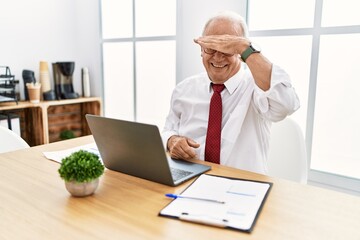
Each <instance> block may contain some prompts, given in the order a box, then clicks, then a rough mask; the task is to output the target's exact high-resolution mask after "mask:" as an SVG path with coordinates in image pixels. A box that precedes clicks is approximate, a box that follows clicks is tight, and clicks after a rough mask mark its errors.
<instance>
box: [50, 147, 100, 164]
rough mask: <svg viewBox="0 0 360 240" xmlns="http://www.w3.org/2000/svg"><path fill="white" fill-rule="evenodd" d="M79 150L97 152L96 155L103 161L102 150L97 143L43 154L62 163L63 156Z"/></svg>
mask: <svg viewBox="0 0 360 240" xmlns="http://www.w3.org/2000/svg"><path fill="white" fill-rule="evenodd" d="M79 150H85V151H88V152H91V153H95V154H96V155H98V156H99V160H100V161H101V163H102V159H101V157H100V152H99V150H98V148H97V146H96V144H95V143H89V144H86V145H82V146H79V147H75V148H70V149H65V150H61V151H53V152H43V154H44V156H45V157H46V158H48V159H50V160H53V161H56V162H59V163H61V160H62V159H63V158H65V157H67V156H70V155H71V154H72V153H74V152H76V151H79Z"/></svg>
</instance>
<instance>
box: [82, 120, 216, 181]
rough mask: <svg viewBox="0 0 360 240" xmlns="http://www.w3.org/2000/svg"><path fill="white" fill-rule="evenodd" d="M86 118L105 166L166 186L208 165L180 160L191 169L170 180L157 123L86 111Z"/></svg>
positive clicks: (205, 168)
mask: <svg viewBox="0 0 360 240" xmlns="http://www.w3.org/2000/svg"><path fill="white" fill-rule="evenodd" d="M86 119H87V121H88V124H89V127H90V130H91V132H92V134H93V137H94V139H95V142H96V145H97V147H98V149H99V151H100V155H101V158H102V160H103V162H104V165H105V167H106V168H108V169H111V170H114V171H118V172H122V173H126V174H129V175H132V176H136V177H140V178H144V179H148V180H150V181H154V182H159V183H163V184H166V185H170V186H174V185H178V184H180V183H181V182H184V181H185V180H188V179H189V178H191V177H194V176H196V175H199V174H201V173H202V172H205V171H207V170H209V169H210V167H209V166H205V165H201V164H195V163H188V162H183V165H184V166H185V168H186V169H187V170H190V169H191V170H193V174H192V175H191V176H189V177H188V178H187V179H184V180H181V181H179V182H174V181H173V177H172V175H171V171H170V166H169V162H168V161H171V159H168V158H167V156H166V153H165V149H164V146H163V143H162V140H161V136H160V132H159V129H158V127H157V126H155V125H150V124H143V123H138V122H130V121H124V120H119V119H111V118H105V117H100V116H95V115H90V114H87V115H86ZM177 162H178V161H177ZM171 163H172V162H171ZM172 165H173V163H172ZM176 165H177V166H180V165H182V164H181V162H180V163H178V164H176Z"/></svg>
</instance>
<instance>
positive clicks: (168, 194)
mask: <svg viewBox="0 0 360 240" xmlns="http://www.w3.org/2000/svg"><path fill="white" fill-rule="evenodd" d="M165 196H166V197H169V198H174V199H176V198H185V199H193V200H200V201H207V202H214V203H221V204H224V203H225V202H224V201H220V200H216V199H209V198H198V197H187V196H181V195H177V194H172V193H167V194H165Z"/></svg>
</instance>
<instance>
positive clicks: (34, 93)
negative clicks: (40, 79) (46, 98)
mask: <svg viewBox="0 0 360 240" xmlns="http://www.w3.org/2000/svg"><path fill="white" fill-rule="evenodd" d="M26 88H27V91H28V94H29V100H30V102H31V103H39V102H40V94H41V84H40V83H27V84H26Z"/></svg>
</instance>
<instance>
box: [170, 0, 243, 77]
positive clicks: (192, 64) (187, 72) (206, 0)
mask: <svg viewBox="0 0 360 240" xmlns="http://www.w3.org/2000/svg"><path fill="white" fill-rule="evenodd" d="M246 2H247V1H246V0H221V1H218V0H195V1H194V0H178V9H179V12H178V16H177V59H176V60H177V63H176V64H177V77H176V78H177V82H180V81H182V80H183V79H184V78H186V77H188V76H191V75H193V74H197V73H199V72H202V71H205V69H204V67H203V65H202V60H201V56H200V46H199V45H197V44H195V43H194V41H193V39H194V38H197V37H199V36H201V34H202V30H203V27H204V24H205V22H206V21H207V20H208V19H209V18H210V17H211V16H212V15H214V14H215V13H217V12H219V11H225V10H231V11H235V12H238V13H239V14H241V15H242V16H243V17H244V18H246Z"/></svg>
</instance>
